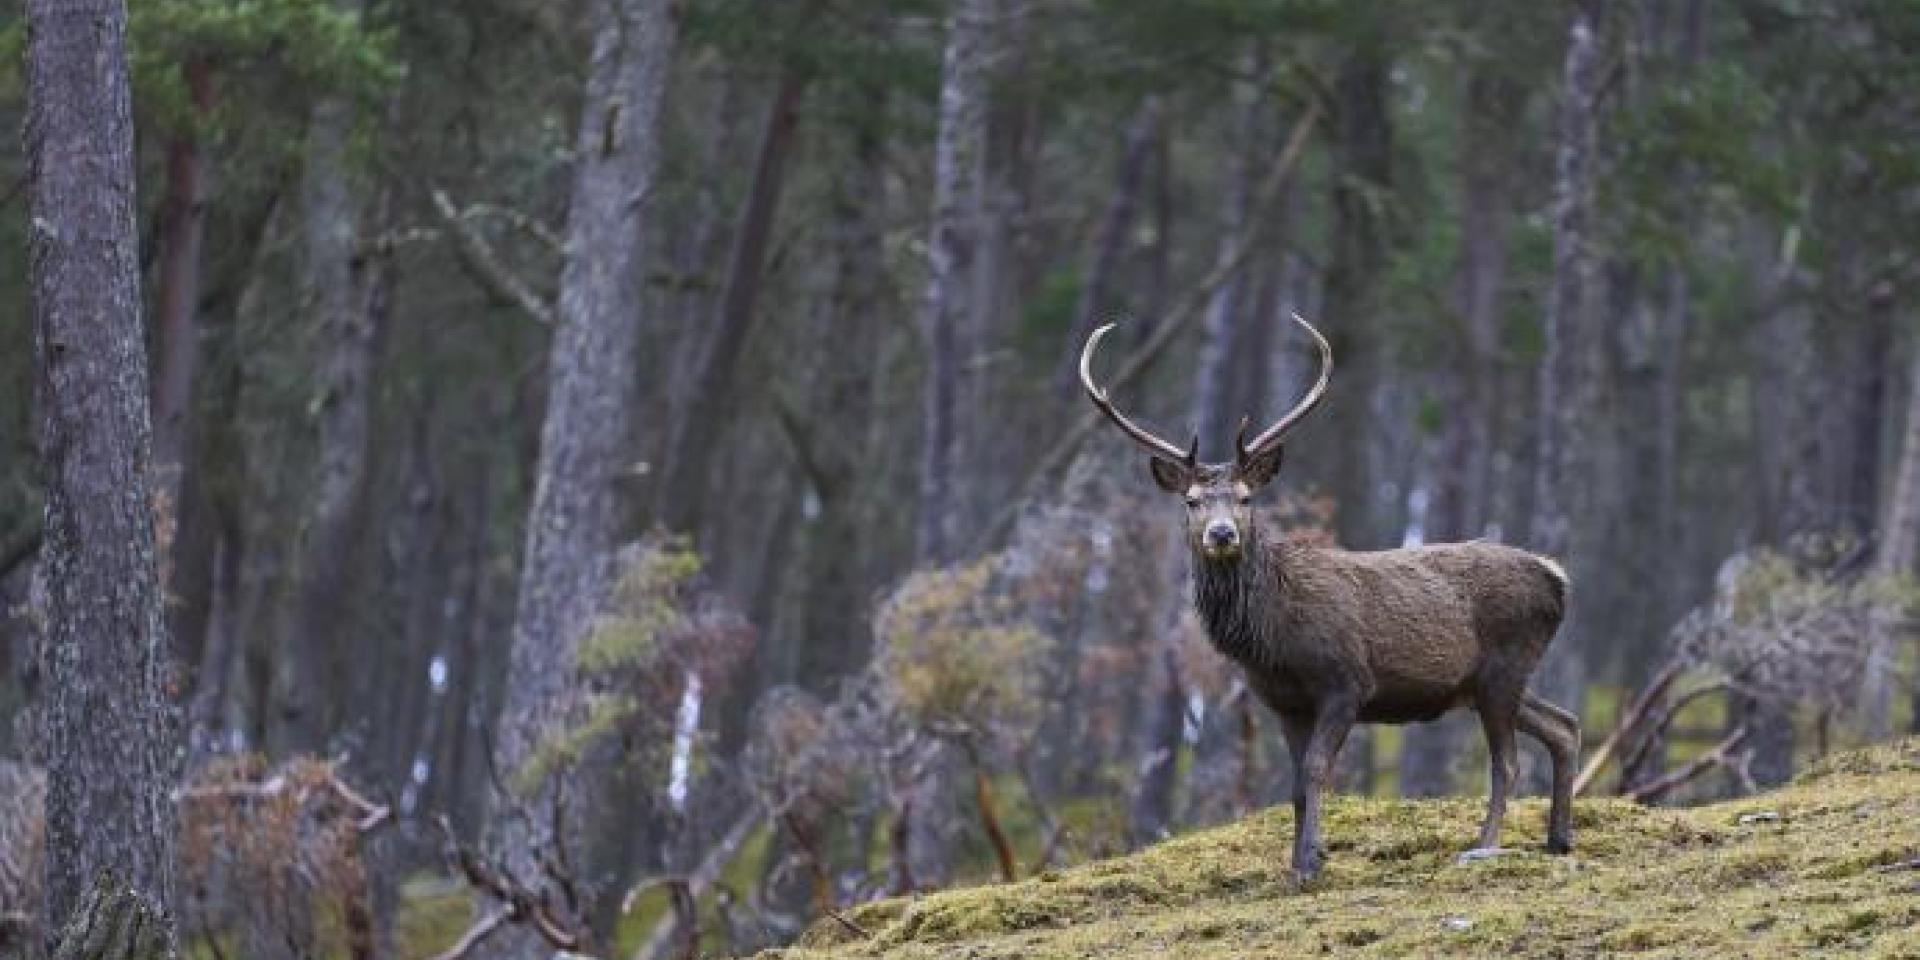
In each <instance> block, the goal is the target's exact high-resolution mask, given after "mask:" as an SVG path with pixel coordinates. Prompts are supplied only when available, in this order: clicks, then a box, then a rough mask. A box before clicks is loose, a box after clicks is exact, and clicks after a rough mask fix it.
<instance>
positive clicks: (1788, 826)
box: [767, 739, 1920, 960]
mask: <svg viewBox="0 0 1920 960" xmlns="http://www.w3.org/2000/svg"><path fill="white" fill-rule="evenodd" d="M1480 812H1481V803H1480V801H1479V800H1476V799H1471V798H1462V799H1449V800H1436V801H1385V800H1367V799H1357V798H1346V797H1342V798H1337V799H1335V800H1333V801H1331V802H1330V803H1329V807H1328V823H1327V829H1326V839H1327V842H1328V844H1329V848H1330V850H1331V852H1332V858H1331V861H1330V863H1329V865H1328V867H1327V870H1326V872H1325V874H1324V875H1323V876H1322V877H1321V879H1319V880H1318V881H1316V882H1314V883H1313V884H1311V885H1310V886H1308V887H1306V888H1304V889H1301V888H1297V887H1296V886H1295V885H1294V884H1293V882H1292V880H1291V879H1290V877H1289V875H1288V872H1287V869H1286V851H1287V848H1288V843H1289V838H1290V837H1291V835H1292V829H1293V825H1292V813H1291V811H1290V810H1285V809H1273V810H1268V811H1266V812H1263V813H1259V814H1256V815H1254V816H1252V817H1249V818H1247V819H1246V820H1243V821H1241V822H1239V823H1236V824H1232V825H1230V826H1226V827H1221V828H1219V829H1215V830H1209V831H1205V832H1201V833H1196V834H1193V835H1191V836H1186V837H1181V838H1178V839H1175V840H1170V841H1168V842H1166V843H1162V844H1160V845H1158V846H1155V847H1151V848H1149V849H1147V850H1144V851H1142V852H1140V853H1138V854H1135V855H1133V856H1129V857H1123V858H1120V859H1115V860H1107V861H1101V862H1098V863H1092V864H1088V865H1086V866H1083V867H1077V868H1074V869H1069V870H1061V871H1058V872H1050V873H1047V874H1043V875H1041V876H1039V877H1035V878H1032V879H1029V880H1024V881H1022V882H1020V883H1015V884H1006V885H998V886H989V887H978V888H973V889H965V890H955V891H950V892H946V893H941V894H937V895H932V896H927V897H923V898H919V899H915V900H889V901H881V902H879V903H873V904H868V905H866V906H863V907H860V908H859V909H857V910H854V911H852V912H851V913H850V914H849V915H848V916H849V918H850V919H851V920H852V921H853V922H854V923H855V924H857V925H859V926H860V927H861V928H863V929H865V930H866V931H868V933H869V934H870V936H869V937H867V938H864V939H862V938H858V937H856V936H854V935H852V934H850V933H848V932H847V930H846V929H845V928H844V927H842V926H841V925H839V924H837V923H829V924H821V925H819V926H816V927H815V928H814V929H813V930H812V931H810V932H809V934H808V935H807V937H806V938H805V939H804V940H803V942H802V944H801V945H800V946H798V947H796V948H793V949H790V950H786V951H777V952H775V953H773V954H769V955H767V956H768V957H780V958H783V960H814V958H820V957H888V958H918V957H927V958H934V957H939V958H962V957H964V958H971V960H992V958H1021V960H1033V958H1048V957H1103V958H1104V957H1182V958H1188V957H1191V958H1208V957H1220V958H1226V957H1234V958H1240V957H1298V956H1314V955H1321V954H1329V953H1333V954H1338V953H1345V952H1348V951H1351V952H1355V953H1360V954H1366V955H1378V956H1432V955H1454V956H1519V957H1584V956H1597V955H1622V954H1633V955H1646V956H1670V957H1695V956H1705V955H1712V956H1745V957H1773V956H1795V957H1797V956H1808V955H1819V954H1835V955H1839V954H1846V955H1851V956H1874V957H1915V958H1920V859H1916V858H1920V739H1910V740H1907V741H1905V742H1903V743H1900V744H1896V745H1891V746H1886V747H1880V748H1875V749H1872V750H1865V751H1858V752H1852V753H1847V754H1843V755H1839V756H1836V757H1834V758H1831V759H1829V760H1827V761H1825V762H1822V763H1820V764H1818V765H1817V766H1815V767H1814V768H1813V769H1812V770H1810V771H1809V772H1808V773H1807V774H1806V775H1805V776H1803V777H1801V778H1800V779H1799V780H1798V781H1796V782H1795V783H1793V784H1792V785H1789V786H1787V787H1785V788H1783V789H1781V790H1778V791H1775V792H1772V793H1768V794H1764V795H1761V796H1756V797H1748V798H1744V799H1740V800H1735V801H1729V802H1725V803H1718V804H1713V805H1710V806H1703V807H1697V808H1693V809H1687V810H1661V809H1647V808H1644V807H1639V806H1635V805H1633V804H1631V803H1627V802H1625V801H1619V800H1583V801H1581V802H1580V803H1579V804H1578V805H1577V810H1576V818H1575V824H1576V829H1577V831H1578V837H1577V843H1578V850H1577V852H1576V853H1575V854H1574V855H1573V856H1570V857H1553V856H1548V855H1546V854H1544V853H1539V852H1536V851H1537V850H1538V847H1539V845H1540V843H1541V841H1542V839H1543V831H1544V829H1545V825H1544V820H1545V812H1546V811H1545V805H1544V803H1543V802H1541V801H1528V802H1524V803H1521V804H1519V805H1518V806H1517V807H1516V809H1515V811H1514V813H1513V815H1512V816H1511V817H1510V818H1509V820H1508V827H1507V830H1508V836H1507V839H1508V842H1509V843H1512V844H1514V845H1516V846H1517V847H1520V848H1521V849H1520V851H1519V852H1515V853H1512V854H1508V855H1506V856H1501V857H1496V858H1491V859H1486V860H1480V861H1477V862H1472V863H1467V864H1461V863H1459V862H1457V861H1456V855H1457V854H1458V853H1459V852H1460V850H1461V849H1462V848H1463V847H1464V846H1465V845H1466V844H1468V843H1469V842H1470V841H1471V840H1472V838H1473V836H1474V829H1475V827H1476V825H1477V823H1478V821H1479V817H1480Z"/></svg>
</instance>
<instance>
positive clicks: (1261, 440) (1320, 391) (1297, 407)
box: [1236, 313, 1333, 463]
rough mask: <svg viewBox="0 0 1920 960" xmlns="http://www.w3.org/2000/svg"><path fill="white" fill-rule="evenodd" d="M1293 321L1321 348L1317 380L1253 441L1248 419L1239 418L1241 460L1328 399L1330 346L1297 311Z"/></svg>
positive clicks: (1268, 444) (1276, 440)
mask: <svg viewBox="0 0 1920 960" xmlns="http://www.w3.org/2000/svg"><path fill="white" fill-rule="evenodd" d="M1293 322H1295V323H1298V324H1299V325H1301V326H1303V327H1305V328H1307V333H1309V334H1312V335H1313V342H1314V345H1315V346H1318V347H1319V348H1320V379H1319V380H1318V381H1317V382H1315V383H1314V385H1313V389H1311V390H1308V391H1307V395H1306V396H1304V397H1301V398H1300V402H1299V403H1296V404H1294V405H1293V409H1292V410H1289V411H1287V415H1286V416H1284V417H1281V418H1280V420H1279V422H1277V423H1275V424H1274V425H1273V426H1271V427H1268V428H1267V429H1265V430H1263V431H1261V433H1260V435H1259V436H1257V437H1254V438H1253V442H1252V443H1248V442H1247V427H1248V426H1249V422H1248V421H1247V420H1241V421H1240V436H1239V438H1238V440H1237V441H1236V442H1237V443H1238V444H1239V447H1240V460H1241V462H1242V463H1244V462H1246V461H1247V459H1248V458H1250V457H1253V456H1254V455H1256V454H1259V453H1261V452H1262V451H1265V450H1266V449H1267V448H1269V447H1271V446H1273V445H1274V444H1276V443H1279V442H1280V440H1281V438H1283V437H1285V436H1286V434H1287V431H1289V430H1291V429H1293V427H1294V425H1295V424H1297V423H1299V422H1300V421H1301V420H1303V419H1305V418H1306V416H1307V414H1309V413H1312V412H1313V410H1314V408H1315V407H1318V406H1319V405H1320V402H1321V401H1322V400H1325V399H1326V398H1327V385H1328V384H1329V383H1330V382H1332V380H1333V347H1332V346H1331V345H1329V344H1328V343H1327V338H1326V337H1323V336H1321V335H1320V331H1318V330H1315V329H1314V328H1313V324H1311V323H1308V322H1307V321H1306V318H1305V317H1302V316H1300V315H1299V314H1297V313H1296V314H1294V315H1293Z"/></svg>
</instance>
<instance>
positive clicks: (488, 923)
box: [433, 910, 507, 960]
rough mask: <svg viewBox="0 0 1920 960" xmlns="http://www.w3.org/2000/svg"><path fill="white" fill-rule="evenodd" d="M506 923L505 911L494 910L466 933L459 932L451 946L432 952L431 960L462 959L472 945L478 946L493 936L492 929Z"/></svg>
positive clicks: (471, 950)
mask: <svg viewBox="0 0 1920 960" xmlns="http://www.w3.org/2000/svg"><path fill="white" fill-rule="evenodd" d="M506 925H507V911H505V910H495V911H494V912H492V913H489V914H487V915H486V916H485V917H483V918H481V920H480V922H478V923H476V924H474V925H473V926H472V927H471V928H469V929H468V930H467V932H466V933H464V934H461V935H460V939H459V940H456V941H454V944H453V946H451V947H448V948H447V949H446V950H444V951H442V952H440V953H437V954H434V956H433V960H462V958H464V957H466V956H467V955H468V954H470V953H472V952H473V948H474V947H477V946H479V945H480V944H481V943H483V942H485V941H486V939H487V938H488V937H491V936H493V934H494V931H496V930H499V929H500V928H501V927H504V926H506Z"/></svg>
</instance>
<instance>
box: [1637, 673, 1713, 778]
mask: <svg viewBox="0 0 1920 960" xmlns="http://www.w3.org/2000/svg"><path fill="white" fill-rule="evenodd" d="M1731 689H1733V684H1732V683H1730V682H1728V681H1726V680H1715V681H1713V682H1712V683H1703V684H1701V685H1700V686H1697V687H1694V688H1693V689H1691V690H1688V691H1687V692H1686V693H1683V694H1681V695H1679V696H1677V697H1675V698H1673V702H1671V703H1669V704H1667V705H1666V706H1665V707H1663V708H1662V709H1661V710H1660V712H1659V713H1658V714H1656V715H1655V716H1654V719H1653V720H1652V721H1651V722H1649V723H1648V724H1647V730H1648V734H1649V735H1648V736H1644V737H1641V738H1640V741H1639V742H1638V743H1636V744H1634V747H1633V751H1632V752H1631V753H1628V754H1627V758H1626V759H1625V760H1622V761H1621V762H1620V769H1622V770H1637V769H1639V768H1640V763H1641V761H1643V760H1645V759H1646V756H1647V752H1648V751H1650V750H1652V749H1653V747H1654V744H1656V743H1658V742H1659V738H1658V735H1659V734H1661V733H1663V732H1664V731H1666V730H1667V728H1669V727H1671V726H1673V722H1674V721H1675V720H1676V719H1678V718H1679V717H1680V714H1681V713H1683V712H1685V711H1686V709H1687V708H1688V707H1690V706H1692V705H1693V702H1694V701H1695V700H1698V699H1700V698H1701V697H1706V696H1711V695H1713V694H1716V693H1724V692H1726V691H1728V690H1731Z"/></svg>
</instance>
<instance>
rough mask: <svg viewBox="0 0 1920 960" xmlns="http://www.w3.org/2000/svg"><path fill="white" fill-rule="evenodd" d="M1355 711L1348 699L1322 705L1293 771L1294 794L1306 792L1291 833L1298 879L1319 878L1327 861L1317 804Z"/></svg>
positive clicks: (1329, 777) (1294, 868) (1324, 789)
mask: <svg viewBox="0 0 1920 960" xmlns="http://www.w3.org/2000/svg"><path fill="white" fill-rule="evenodd" d="M1356 710H1357V708H1356V705H1355V704H1354V702H1353V701H1352V700H1351V699H1350V698H1339V699H1333V700H1329V701H1328V702H1326V703H1323V704H1321V706H1320V709H1319V711H1318V712H1317V713H1316V714H1315V716H1314V718H1313V728H1312V731H1311V732H1310V733H1309V734H1308V736H1307V743H1306V749H1305V750H1303V751H1301V757H1300V762H1299V763H1298V764H1296V765H1295V768H1294V773H1295V776H1296V777H1297V780H1298V783H1299V787H1296V791H1299V790H1304V791H1305V796H1304V797H1299V798H1298V800H1297V801H1296V802H1297V804H1298V806H1299V809H1300V819H1299V820H1298V821H1297V822H1295V824H1294V830H1293V873H1294V876H1296V877H1298V878H1300V879H1301V880H1311V879H1313V878H1314V877H1316V876H1318V875H1319V874H1320V867H1321V865H1322V864H1323V863H1325V862H1326V854H1325V853H1324V852H1323V851H1322V850H1321V847H1320V805H1321V802H1322V800H1323V799H1324V797H1325V796H1326V792H1327V785H1328V781H1329V780H1330V779H1331V778H1332V775H1333V763H1334V760H1335V758H1337V757H1339V755H1340V746H1341V745H1342V744H1344V743H1346V741H1347V732H1348V731H1350V730H1352V729H1353V721H1354V716H1355V713H1356Z"/></svg>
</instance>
